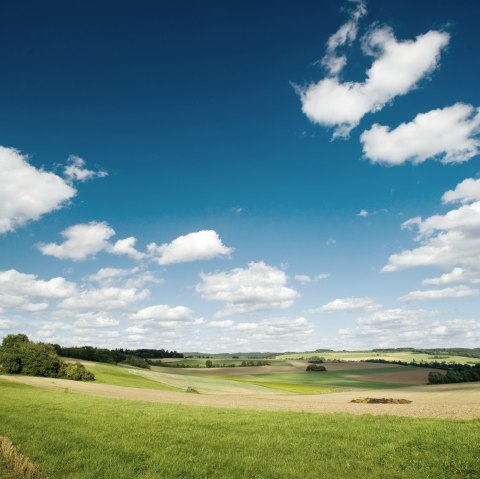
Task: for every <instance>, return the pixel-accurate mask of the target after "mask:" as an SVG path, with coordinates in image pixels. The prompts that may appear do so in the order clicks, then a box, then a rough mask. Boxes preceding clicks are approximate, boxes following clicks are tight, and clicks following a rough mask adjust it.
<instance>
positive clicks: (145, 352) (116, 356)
mask: <svg viewBox="0 0 480 479" xmlns="http://www.w3.org/2000/svg"><path fill="white" fill-rule="evenodd" d="M53 347H54V348H55V350H56V351H57V353H58V354H59V355H60V356H64V357H67V358H75V359H84V360H85V361H96V362H99V363H111V364H117V363H122V362H126V363H127V364H132V361H136V360H135V359H132V358H138V359H143V360H145V359H147V358H152V359H157V358H158V359H161V358H183V354H182V353H177V351H169V350H168V349H106V348H94V347H93V346H80V347H71V348H68V347H67V348H64V347H62V346H59V345H58V344H54V345H53ZM136 362H137V364H132V365H133V366H139V365H140V364H142V365H141V366H139V367H148V364H147V362H146V361H143V362H141V361H138V360H137V361H136Z"/></svg>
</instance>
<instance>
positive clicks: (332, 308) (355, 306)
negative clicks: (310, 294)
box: [309, 298, 381, 314]
mask: <svg viewBox="0 0 480 479" xmlns="http://www.w3.org/2000/svg"><path fill="white" fill-rule="evenodd" d="M380 308H381V304H378V303H377V302H376V301H375V300H374V299H372V298H337V299H334V300H333V301H330V302H329V303H327V304H324V305H323V306H321V307H320V308H315V309H312V310H309V313H313V314H316V313H336V312H364V313H367V312H370V311H376V310H377V309H380Z"/></svg>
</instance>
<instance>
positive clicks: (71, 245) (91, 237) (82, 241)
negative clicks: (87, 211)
mask: <svg viewBox="0 0 480 479" xmlns="http://www.w3.org/2000/svg"><path fill="white" fill-rule="evenodd" d="M114 234H115V231H114V230H113V229H112V228H110V226H108V224H107V223H105V222H101V223H99V222H96V221H91V222H90V223H87V224H78V225H74V226H70V227H69V228H67V229H65V230H63V231H62V232H61V235H62V236H63V237H64V238H65V241H64V242H63V243H60V244H56V243H48V244H39V245H38V249H39V250H40V251H41V252H42V254H44V255H48V256H55V257H56V258H59V259H72V260H74V261H83V260H85V259H87V258H89V257H92V256H95V255H96V254H97V253H99V252H100V251H103V250H105V249H107V248H108V246H109V244H108V240H109V239H110V238H111V237H112V236H113V235H114Z"/></svg>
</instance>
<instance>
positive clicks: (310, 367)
mask: <svg viewBox="0 0 480 479" xmlns="http://www.w3.org/2000/svg"><path fill="white" fill-rule="evenodd" d="M326 370H327V368H326V367H325V366H322V365H321V364H317V363H314V364H309V365H308V366H307V369H306V371H326Z"/></svg>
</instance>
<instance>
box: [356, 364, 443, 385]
mask: <svg viewBox="0 0 480 479" xmlns="http://www.w3.org/2000/svg"><path fill="white" fill-rule="evenodd" d="M432 371H433V372H440V373H441V374H445V372H444V371H440V370H438V369H427V368H415V369H412V370H410V371H397V372H395V371H392V372H391V373H374V374H362V375H355V374H351V375H349V376H348V377H349V378H351V379H358V380H361V381H373V382H378V383H390V384H427V383H428V373H430V372H432Z"/></svg>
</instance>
